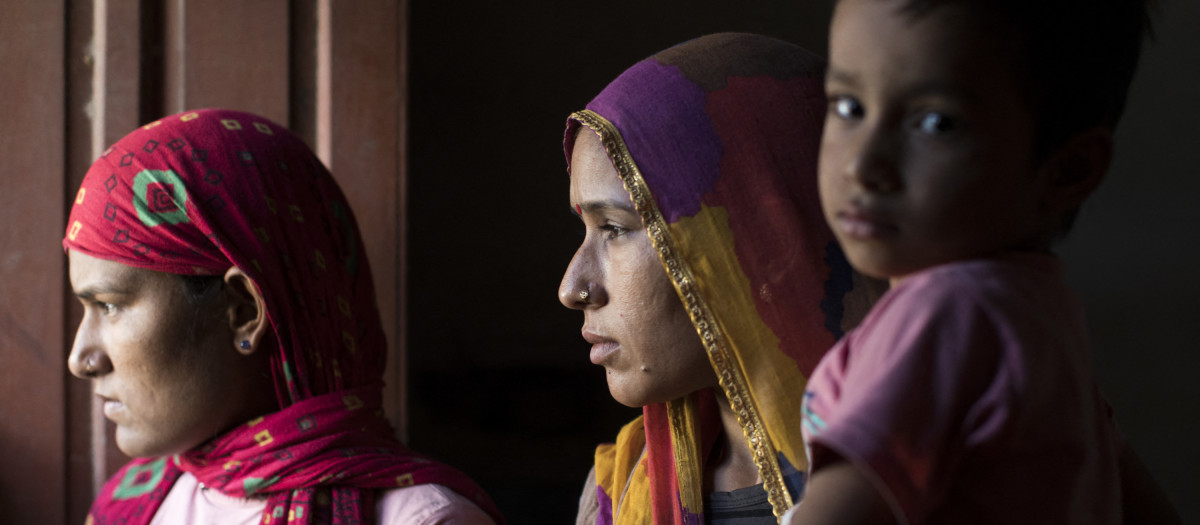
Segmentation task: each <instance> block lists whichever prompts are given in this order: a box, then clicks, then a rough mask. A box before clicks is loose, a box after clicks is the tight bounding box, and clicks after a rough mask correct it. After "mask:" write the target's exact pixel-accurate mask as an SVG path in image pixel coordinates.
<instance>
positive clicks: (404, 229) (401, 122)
mask: <svg viewBox="0 0 1200 525" xmlns="http://www.w3.org/2000/svg"><path fill="white" fill-rule="evenodd" d="M398 4H399V9H397V10H396V35H397V36H396V87H397V91H398V92H399V100H397V101H396V169H397V170H398V173H397V181H396V218H395V221H396V222H395V224H396V237H395V242H396V288H395V290H396V335H395V342H394V343H393V352H392V355H391V359H389V360H388V368H387V377H386V378H385V380H386V381H387V382H388V383H389V384H392V385H395V391H396V396H395V398H396V407H395V409H394V411H393V412H392V413H391V414H390V415H391V416H392V421H393V422H394V423H395V425H396V432H397V434H398V435H399V436H398V437H399V438H400V440H401V441H404V442H406V443H407V442H408V221H407V218H406V217H407V212H408V0H398Z"/></svg>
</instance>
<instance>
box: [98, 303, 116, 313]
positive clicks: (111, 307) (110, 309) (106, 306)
mask: <svg viewBox="0 0 1200 525" xmlns="http://www.w3.org/2000/svg"><path fill="white" fill-rule="evenodd" d="M96 307H97V308H99V309H100V313H102V314H104V315H112V314H115V313H117V305H115V304H112V303H106V302H102V301H97V302H96Z"/></svg>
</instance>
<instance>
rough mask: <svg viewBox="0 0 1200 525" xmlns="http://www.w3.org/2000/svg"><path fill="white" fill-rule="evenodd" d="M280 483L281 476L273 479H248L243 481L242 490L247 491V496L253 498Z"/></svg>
mask: <svg viewBox="0 0 1200 525" xmlns="http://www.w3.org/2000/svg"><path fill="white" fill-rule="evenodd" d="M278 482H279V476H274V477H271V478H266V479H264V478H246V479H245V480H243V481H242V490H245V491H246V496H253V495H255V494H256V493H258V492H259V491H261V490H263V489H266V488H267V487H270V486H271V485H274V484H276V483H278Z"/></svg>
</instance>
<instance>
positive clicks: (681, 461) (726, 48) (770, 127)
mask: <svg viewBox="0 0 1200 525" xmlns="http://www.w3.org/2000/svg"><path fill="white" fill-rule="evenodd" d="M823 74H824V62H823V61H822V60H821V59H820V58H818V57H816V56H815V55H812V54H810V53H808V52H807V51H805V50H803V49H801V48H799V47H796V46H794V45H791V44H788V43H785V42H781V41H779V40H775V39H772V38H768V37H763V36H758V35H749V34H736V33H723V34H716V35H710V36H706V37H702V38H698V39H696V40H692V41H689V42H685V43H683V44H680V45H677V46H675V47H672V48H670V49H667V50H665V51H663V52H660V53H658V54H656V55H654V56H652V57H650V58H648V59H646V60H643V61H641V62H639V63H637V64H635V65H634V66H633V67H631V68H629V69H628V70H626V71H625V72H624V73H622V74H621V75H620V76H619V77H617V79H616V80H614V81H613V82H612V83H611V84H609V85H608V87H606V88H605V89H604V90H603V91H602V92H601V93H600V95H598V96H597V97H596V98H595V99H594V100H592V102H591V103H589V104H588V105H587V109H586V110H584V111H580V112H577V113H574V114H572V115H571V117H570V119H569V120H568V124H567V131H566V137H565V148H566V155H567V159H568V161H569V160H570V158H571V149H572V146H573V145H574V142H575V136H576V134H577V133H579V132H580V129H581V128H582V127H587V128H589V129H591V130H592V131H595V132H596V133H598V134H599V136H600V137H601V141H602V143H603V145H604V148H605V150H606V151H607V153H608V156H609V158H610V159H611V160H612V162H613V165H614V166H615V167H616V170H617V173H618V174H619V176H620V177H621V179H622V182H623V183H624V185H625V188H626V189H627V190H628V191H629V194H630V196H631V197H632V200H633V203H634V205H635V207H636V208H637V210H638V213H639V214H640V215H641V217H642V222H643V223H644V224H645V225H646V228H647V231H648V233H649V236H650V238H651V240H652V242H653V244H654V247H655V249H656V250H657V251H658V254H659V257H660V259H661V261H662V263H663V268H664V269H665V270H666V272H667V273H668V275H669V276H670V279H671V282H672V283H673V284H674V286H675V290H676V291H677V292H678V294H679V298H680V300H681V301H682V302H683V304H684V306H685V308H686V309H687V311H688V313H689V315H690V316H691V319H692V323H693V324H694V325H695V327H696V331H697V333H698V334H699V335H700V338H701V339H702V341H703V343H704V345H705V348H706V350H707V352H708V356H709V359H710V361H711V363H712V366H713V369H714V370H715V371H716V373H717V377H718V378H719V380H720V386H721V388H722V389H724V392H725V394H726V396H727V398H728V399H729V402H730V404H731V406H732V408H733V411H734V413H735V414H737V415H738V421H739V423H740V424H741V427H742V430H743V432H745V434H746V437H747V442H748V443H749V445H750V447H751V449H752V453H753V457H754V461H755V464H756V465H757V467H758V470H759V473H760V474H761V476H762V479H763V482H764V489H765V490H766V492H767V494H768V499H769V501H770V503H771V505H772V507H773V510H774V512H775V515H776V516H777V517H778V516H781V515H782V514H783V512H784V511H786V510H787V509H788V508H789V507H791V506H792V504H793V499H794V498H796V497H798V492H799V487H788V486H786V484H785V480H784V478H785V476H787V475H789V474H794V473H796V472H798V471H799V472H803V471H804V470H805V469H806V467H807V460H806V456H805V451H804V445H803V441H802V439H801V435H800V405H801V401H802V398H803V395H804V387H805V382H806V378H807V376H808V374H809V373H810V372H811V371H812V369H813V368H814V367H815V366H816V364H817V361H818V360H820V358H821V356H822V355H823V354H824V353H825V351H826V350H827V349H829V348H830V347H831V346H832V345H833V343H834V341H835V340H836V339H837V338H838V337H840V336H841V334H842V332H843V330H844V328H845V327H846V326H847V325H848V323H849V322H850V321H857V319H858V318H859V317H860V316H861V314H862V313H863V312H865V310H866V307H867V306H868V304H867V303H868V302H869V300H868V299H867V298H866V296H865V294H863V293H860V292H861V291H862V290H863V288H864V287H863V286H861V285H860V286H856V284H861V283H856V282H855V281H856V280H857V279H858V278H857V277H856V276H855V274H854V273H853V272H852V271H851V269H850V267H849V265H848V264H847V263H846V261H845V259H844V257H843V255H842V253H841V251H840V249H839V248H838V246H837V244H836V242H835V241H834V238H833V234H832V233H831V232H830V231H829V228H828V227H827V226H826V224H825V221H824V218H823V217H822V214H821V206H820V202H819V201H818V194H817V177H816V168H817V152H818V148H819V142H820V135H821V126H822V123H823V119H824V114H825V110H826V100H825V96H824V91H823V88H822V84H823ZM851 290H854V293H851ZM718 417H719V415H718V407H717V406H716V404H715V402H714V397H713V396H712V395H711V393H710V392H709V391H708V390H707V389H705V390H703V391H699V392H694V393H692V394H690V395H688V396H686V397H684V398H681V399H676V400H673V401H670V402H667V403H662V404H656V405H650V406H646V407H644V409H643V415H642V417H641V418H639V419H638V420H635V421H633V422H631V423H630V424H629V425H627V426H626V427H625V428H624V429H622V431H621V432H620V434H619V435H618V438H617V442H616V443H615V444H608V445H601V446H600V447H599V448H598V449H597V451H596V479H597V484H598V487H597V498H598V499H599V504H600V515H599V517H598V523H617V524H625V523H649V522H651V521H652V522H653V523H658V524H664V523H703V516H702V512H703V494H702V484H703V473H704V470H705V467H704V460H705V458H707V457H708V452H709V450H710V449H711V446H712V445H713V443H714V442H715V440H716V437H717V436H716V434H717V433H718V432H719V431H720V423H719V421H718ZM643 451H644V454H643Z"/></svg>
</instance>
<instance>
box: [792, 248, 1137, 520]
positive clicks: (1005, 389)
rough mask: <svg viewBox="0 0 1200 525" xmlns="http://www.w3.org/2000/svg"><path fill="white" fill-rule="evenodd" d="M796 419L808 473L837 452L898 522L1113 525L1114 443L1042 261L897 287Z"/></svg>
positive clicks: (1054, 281) (1017, 258) (940, 274)
mask: <svg viewBox="0 0 1200 525" xmlns="http://www.w3.org/2000/svg"><path fill="white" fill-rule="evenodd" d="M804 415H805V417H804V427H805V428H804V431H805V441H806V443H808V444H809V446H810V456H811V457H812V467H811V468H812V469H813V472H816V471H818V470H820V469H821V467H822V466H824V465H827V464H828V463H829V462H830V461H831V460H835V459H836V456H838V455H840V456H841V457H843V458H845V459H846V460H848V461H850V462H851V463H853V464H854V465H856V466H857V467H858V468H859V469H860V470H861V471H863V472H866V473H867V474H868V476H870V477H872V478H873V480H874V481H876V482H877V487H878V488H879V490H880V492H881V493H882V494H883V495H884V497H885V499H887V500H888V501H889V503H890V504H891V505H892V508H893V510H894V511H896V512H897V513H898V515H902V518H901V519H902V521H903V520H907V521H908V522H910V523H1054V524H1071V523H1079V524H1084V523H1086V524H1102V523H1118V522H1120V519H1121V499H1120V485H1119V481H1118V473H1117V467H1116V464H1117V463H1116V450H1117V439H1118V437H1117V434H1116V431H1115V429H1114V428H1113V425H1112V423H1111V418H1110V415H1109V413H1108V408H1107V404H1106V403H1105V402H1104V401H1103V400H1102V399H1101V398H1100V396H1099V394H1098V391H1097V389H1096V385H1095V383H1094V379H1093V377H1092V370H1091V360H1090V356H1089V345H1088V342H1087V333H1086V326H1085V324H1084V321H1083V313H1082V308H1081V305H1080V304H1079V301H1078V300H1077V299H1076V298H1075V296H1074V294H1072V293H1071V292H1070V290H1069V289H1067V287H1066V285H1065V284H1064V283H1063V281H1062V275H1061V266H1060V264H1059V262H1058V261H1057V260H1056V259H1054V258H1053V257H1051V256H1047V255H1031V254H1022V255H1011V256H1006V257H1004V258H1001V259H997V260H978V261H968V262H961V263H954V264H949V265H945V266H940V267H936V268H932V269H929V270H926V271H923V272H921V273H919V274H916V275H913V276H911V277H909V278H907V279H906V280H904V281H903V282H902V283H900V284H899V285H898V286H896V287H895V288H893V289H892V290H891V291H889V292H888V293H887V294H886V295H884V297H883V298H882V299H880V301H879V303H877V304H876V306H875V308H874V309H873V310H872V311H871V313H870V314H869V315H868V316H867V318H866V319H864V320H863V322H862V324H861V325H860V327H859V328H858V329H856V330H855V331H853V332H851V333H850V334H848V335H847V336H846V337H845V338H844V339H843V340H842V341H840V342H839V343H838V344H837V345H836V346H834V348H833V349H832V350H831V351H830V352H829V353H828V354H826V356H825V357H824V358H823V359H822V360H821V364H820V365H819V366H818V367H817V370H816V371H815V372H814V374H813V378H812V379H811V380H810V381H809V383H808V392H807V393H806V399H805V405H804Z"/></svg>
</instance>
